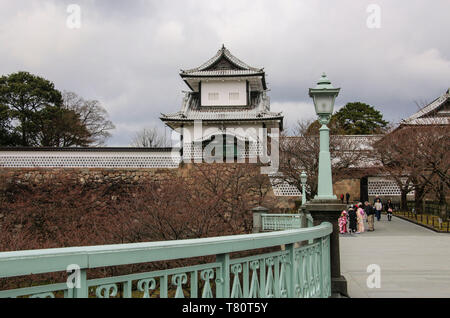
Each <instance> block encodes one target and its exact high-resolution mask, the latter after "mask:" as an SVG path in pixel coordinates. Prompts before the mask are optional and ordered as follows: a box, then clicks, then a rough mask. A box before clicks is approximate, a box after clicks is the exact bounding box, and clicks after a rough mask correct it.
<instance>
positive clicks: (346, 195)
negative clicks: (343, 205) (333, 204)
mask: <svg viewBox="0 0 450 318" xmlns="http://www.w3.org/2000/svg"><path fill="white" fill-rule="evenodd" d="M345 199H346V200H347V204H348V201H349V200H350V193H348V192H347V193H346V194H345Z"/></svg>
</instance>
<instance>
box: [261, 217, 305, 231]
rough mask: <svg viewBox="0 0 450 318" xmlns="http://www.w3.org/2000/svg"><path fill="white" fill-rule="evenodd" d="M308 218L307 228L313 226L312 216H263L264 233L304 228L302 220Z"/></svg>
mask: <svg viewBox="0 0 450 318" xmlns="http://www.w3.org/2000/svg"><path fill="white" fill-rule="evenodd" d="M303 217H305V218H306V224H305V225H306V227H311V226H313V219H312V217H311V214H309V213H308V214H304V215H303V214H274V213H264V214H261V223H262V231H280V230H292V229H300V228H302V227H303V226H302V218H303Z"/></svg>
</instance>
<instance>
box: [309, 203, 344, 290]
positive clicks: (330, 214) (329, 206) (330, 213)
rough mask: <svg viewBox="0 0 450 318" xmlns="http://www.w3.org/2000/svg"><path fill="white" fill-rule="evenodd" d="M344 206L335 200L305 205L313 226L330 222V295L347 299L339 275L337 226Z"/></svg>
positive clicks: (342, 281) (342, 279)
mask: <svg viewBox="0 0 450 318" xmlns="http://www.w3.org/2000/svg"><path fill="white" fill-rule="evenodd" d="M345 208H346V205H345V204H342V203H341V201H340V200H337V199H316V198H314V199H313V200H311V201H309V202H308V203H306V205H305V209H306V211H308V212H309V213H310V214H311V216H312V217H313V219H314V225H319V224H320V223H322V222H330V223H331V224H332V225H333V232H332V233H331V234H330V261H331V293H332V295H333V294H334V295H336V294H340V295H342V296H346V297H348V292H347V281H346V279H345V277H344V276H342V275H341V260H340V252H339V224H338V219H339V216H340V215H341V212H342V211H343V210H345Z"/></svg>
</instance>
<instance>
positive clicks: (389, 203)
mask: <svg viewBox="0 0 450 318" xmlns="http://www.w3.org/2000/svg"><path fill="white" fill-rule="evenodd" d="M384 209H385V210H386V213H387V218H388V221H391V220H392V212H393V211H394V205H393V204H392V201H391V199H388V200H387V202H386V205H385V206H384Z"/></svg>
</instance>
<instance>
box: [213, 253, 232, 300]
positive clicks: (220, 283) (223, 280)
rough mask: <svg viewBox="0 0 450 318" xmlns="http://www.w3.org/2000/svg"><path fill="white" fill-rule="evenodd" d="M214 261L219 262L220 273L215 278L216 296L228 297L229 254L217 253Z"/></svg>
mask: <svg viewBox="0 0 450 318" xmlns="http://www.w3.org/2000/svg"><path fill="white" fill-rule="evenodd" d="M216 262H218V263H221V264H222V266H221V268H220V275H218V277H217V278H216V284H217V288H216V293H217V298H229V297H230V254H219V255H217V256H216Z"/></svg>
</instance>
